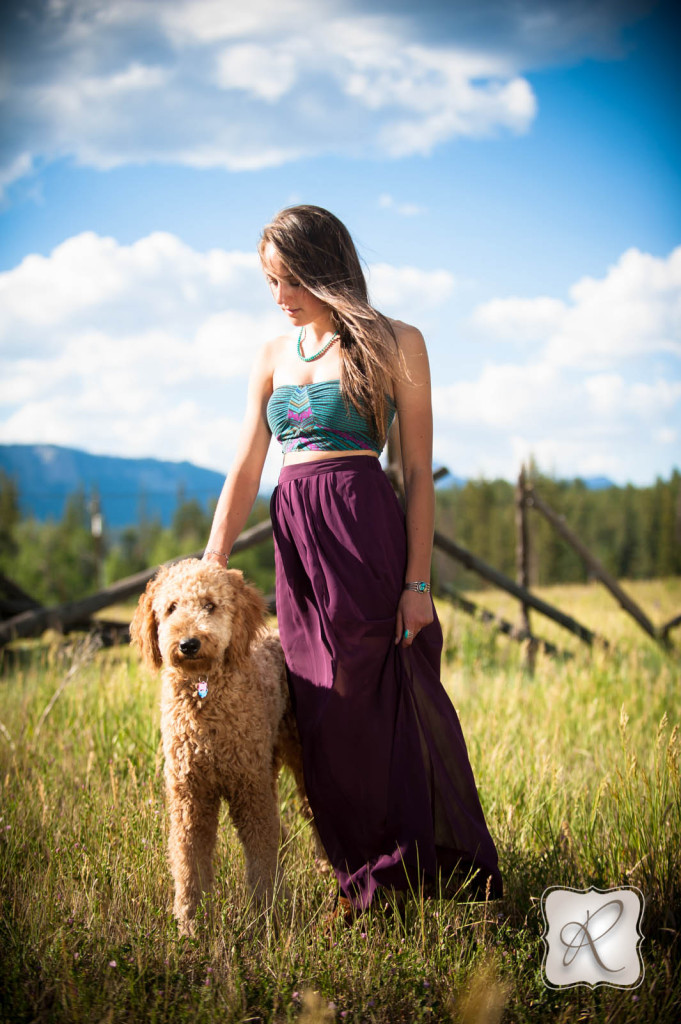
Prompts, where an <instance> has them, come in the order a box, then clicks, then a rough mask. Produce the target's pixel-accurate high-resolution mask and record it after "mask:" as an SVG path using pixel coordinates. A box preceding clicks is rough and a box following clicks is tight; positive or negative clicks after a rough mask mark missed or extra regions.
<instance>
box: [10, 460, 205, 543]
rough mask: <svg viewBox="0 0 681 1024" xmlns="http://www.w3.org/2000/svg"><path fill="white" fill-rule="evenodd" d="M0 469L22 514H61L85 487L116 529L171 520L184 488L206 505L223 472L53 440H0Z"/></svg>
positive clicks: (40, 516)
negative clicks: (67, 445) (16, 491)
mask: <svg viewBox="0 0 681 1024" xmlns="http://www.w3.org/2000/svg"><path fill="white" fill-rule="evenodd" d="M0 469H4V470H5V472H6V473H7V474H9V476H11V477H13V478H14V479H15V480H16V483H17V486H18V488H19V498H20V501H21V508H22V511H23V512H24V514H26V515H33V516H35V517H36V518H37V519H50V518H52V519H60V518H61V516H62V515H63V512H64V505H65V502H66V499H67V497H68V496H69V495H70V494H73V492H74V491H77V490H78V489H79V488H81V489H83V490H84V491H85V492H86V494H87V496H88V497H90V496H91V494H92V492H93V490H96V491H97V492H98V493H99V498H100V503H101V509H102V513H103V515H104V521H105V523H106V525H107V527H109V528H112V529H118V528H120V527H122V526H129V525H132V524H134V523H137V522H139V520H140V518H141V517H142V516H143V515H144V516H146V517H147V518H149V519H160V520H161V522H162V523H163V525H164V526H167V525H169V523H170V521H171V519H172V516H173V512H174V511H175V506H176V505H177V498H178V495H179V494H180V493H182V494H183V495H184V497H185V498H186V499H188V498H196V499H197V500H198V501H200V502H201V504H202V505H203V506H204V508H205V507H207V506H208V505H209V503H210V501H211V500H217V497H218V495H219V493H220V490H221V488H222V484H223V482H224V475H223V474H222V473H216V472H214V471H213V470H210V469H201V468H200V467H199V466H193V465H192V464H191V463H190V462H161V461H159V460H158V459H122V458H117V457H115V456H111V455H90V454H89V453H88V452H82V451H78V450H77V449H75V448H61V447H59V446H57V445H53V444H36V445H32V444H10V445H0Z"/></svg>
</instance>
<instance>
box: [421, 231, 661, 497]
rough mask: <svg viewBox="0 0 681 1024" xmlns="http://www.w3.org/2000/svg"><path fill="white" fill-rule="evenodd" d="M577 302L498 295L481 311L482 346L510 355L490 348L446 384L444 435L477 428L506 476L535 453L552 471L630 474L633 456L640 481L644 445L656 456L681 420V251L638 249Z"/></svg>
mask: <svg viewBox="0 0 681 1024" xmlns="http://www.w3.org/2000/svg"><path fill="white" fill-rule="evenodd" d="M569 297H570V301H569V302H562V301H561V300H558V299H554V298H551V297H549V296H541V297H538V298H535V299H528V298H510V299H493V300H492V301H490V302H487V303H484V304H483V305H481V306H478V307H477V308H476V309H475V310H473V312H472V314H471V315H470V317H469V320H468V323H469V327H470V329H471V330H472V331H473V333H474V334H475V335H476V336H477V338H478V347H479V346H480V343H481V342H482V343H483V344H484V343H485V342H487V343H496V342H502V343H504V345H505V348H504V361H503V362H493V361H492V360H491V358H490V357H489V355H488V357H487V360H486V362H485V364H484V365H483V367H482V369H481V371H480V372H479V374H477V375H475V374H473V375H469V377H468V379H461V380H457V381H456V382H455V383H453V384H451V385H449V386H447V385H442V384H440V383H438V384H437V386H436V387H435V388H434V390H433V409H434V413H435V416H436V434H437V432H438V430H441V431H446V430H447V429H451V428H450V427H449V426H448V425H450V424H455V425H456V427H457V429H467V430H469V431H470V430H473V431H475V432H476V437H477V438H478V444H476V446H475V450H476V452H479V450H480V440H479V439H480V438H484V441H483V442H482V443H484V444H486V445H487V446H489V448H490V449H494V452H492V451H490V459H491V460H492V461H493V462H494V461H495V460H496V461H497V462H498V461H499V453H500V452H505V458H506V465H507V469H506V475H512V474H513V473H514V472H515V471H516V470H517V465H518V462H519V461H520V459H521V458H526V457H527V456H528V454H530V453H531V454H534V456H535V458H537V460H538V461H539V464H540V466H542V468H545V469H549V470H550V469H553V468H555V467H558V468H559V470H560V472H561V473H562V474H568V473H579V474H581V475H586V476H588V475H593V474H595V473H605V474H610V475H611V476H613V477H614V478H616V479H620V480H626V479H627V475H628V472H630V471H631V465H632V461H633V462H635V465H636V470H635V472H636V475H637V476H638V478H639V479H640V478H641V476H642V475H643V470H644V469H645V463H646V456H645V455H642V454H641V453H642V452H643V451H644V449H645V451H646V452H647V453H648V457H649V458H650V457H652V456H653V455H654V446H655V445H659V444H669V443H671V440H672V439H675V438H676V436H677V434H678V428H679V426H681V379H680V377H681V372H680V367H679V357H680V356H681V247H680V248H678V249H675V250H674V251H672V252H671V253H670V254H669V256H667V257H666V258H662V257H653V256H651V255H649V254H646V253H641V252H639V251H638V250H635V249H631V250H628V251H627V252H625V253H624V254H623V255H622V257H621V258H620V259H619V260H618V261H617V263H616V264H615V265H614V266H613V267H611V268H610V269H609V270H608V272H607V273H606V274H605V276H604V277H602V278H599V279H596V278H583V279H582V280H580V281H578V282H577V283H576V284H575V285H574V286H573V287H572V288H571V289H570V292H569ZM528 342H531V343H532V355H531V358H530V359H528V357H527V343H528ZM487 351H488V352H489V351H490V350H489V349H488V350H487ZM514 355H515V356H516V360H515V361H513V358H512V357H513V356H514ZM651 356H655V357H656V358H655V360H653V359H651ZM662 367H663V369H662ZM463 457H464V458H465V455H464V456H463ZM642 467H643V468H642ZM452 468H453V469H454V471H455V472H465V471H469V472H470V471H472V470H474V469H475V467H473V466H470V467H466V468H464V467H463V466H462V465H459V466H456V467H452ZM650 472H651V471H650V470H648V474H649V473H650ZM645 479H646V477H645V476H644V480H645Z"/></svg>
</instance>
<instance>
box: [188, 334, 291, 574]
mask: <svg viewBox="0 0 681 1024" xmlns="http://www.w3.org/2000/svg"><path fill="white" fill-rule="evenodd" d="M273 347H274V343H272V342H270V343H269V344H268V345H265V346H264V347H263V348H262V349H261V350H260V352H259V353H258V355H257V357H256V361H255V365H254V366H253V369H252V371H251V376H250V380H249V384H248V398H247V402H246V415H245V417H244V421H243V425H242V427H241V433H240V435H239V441H238V445H237V451H236V455H235V457H234V461H233V463H232V467H231V469H230V471H229V473H228V475H227V479H226V480H225V483H224V486H223V488H222V493H221V494H220V497H219V499H218V503H217V506H216V508H215V515H214V516H213V525H212V527H211V531H210V537H209V538H208V543H207V544H206V553H205V554H204V556H203V557H204V560H205V561H207V562H217V563H218V564H219V565H223V566H226V565H227V555H229V553H230V551H231V550H232V545H233V544H234V541H235V540H236V538H237V537H238V536H239V534H240V533H241V531H242V530H243V528H244V526H245V525H246V520H247V519H248V516H249V515H250V512H251V509H252V508H253V503H254V502H255V499H256V497H257V495H258V489H259V487H260V478H261V476H262V470H263V466H264V465H265V459H266V457H267V450H268V448H269V445H270V437H271V434H270V430H269V427H268V425H267V402H268V400H269V397H270V395H271V394H272V349H273ZM215 552H220V554H215Z"/></svg>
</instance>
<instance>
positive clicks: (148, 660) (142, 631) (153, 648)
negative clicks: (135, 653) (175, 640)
mask: <svg viewBox="0 0 681 1024" xmlns="http://www.w3.org/2000/svg"><path fill="white" fill-rule="evenodd" d="M157 581H158V577H154V579H153V580H149V582H148V583H147V589H146V590H145V591H144V593H143V594H142V596H141V597H140V599H139V602H138V604H137V608H136V609H135V614H134V615H133V617H132V622H131V623H130V640H131V642H132V643H133V644H134V645H135V646H136V647H137V649H138V650H139V652H140V655H141V656H142V661H143V662H144V664H145V665H146V666H147V668H150V669H159V668H160V667H161V665H162V664H163V661H162V659H161V650H160V648H159V646H158V622H157V621H156V616H155V614H154V606H153V599H154V591H155V589H156V584H157Z"/></svg>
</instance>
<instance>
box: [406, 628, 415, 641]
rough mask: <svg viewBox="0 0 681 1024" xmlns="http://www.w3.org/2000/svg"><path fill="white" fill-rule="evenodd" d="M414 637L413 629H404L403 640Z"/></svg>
mask: <svg viewBox="0 0 681 1024" xmlns="http://www.w3.org/2000/svg"><path fill="white" fill-rule="evenodd" d="M415 636H416V633H415V632H414V630H413V629H405V631H404V639H405V640H411V639H412V638H413V637H415Z"/></svg>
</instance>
